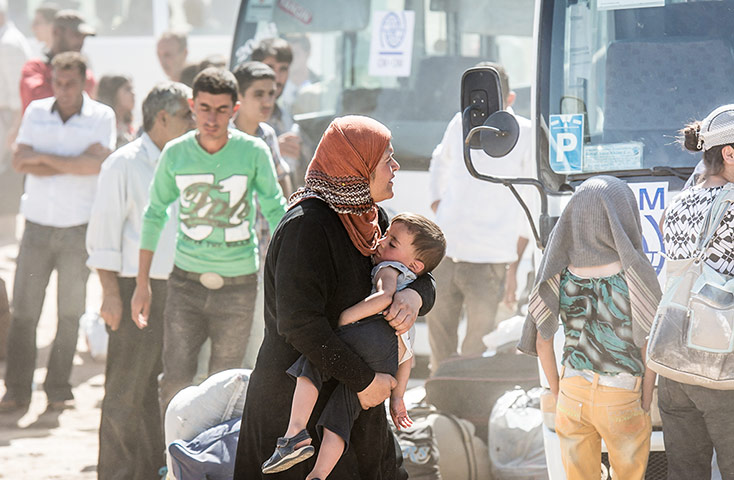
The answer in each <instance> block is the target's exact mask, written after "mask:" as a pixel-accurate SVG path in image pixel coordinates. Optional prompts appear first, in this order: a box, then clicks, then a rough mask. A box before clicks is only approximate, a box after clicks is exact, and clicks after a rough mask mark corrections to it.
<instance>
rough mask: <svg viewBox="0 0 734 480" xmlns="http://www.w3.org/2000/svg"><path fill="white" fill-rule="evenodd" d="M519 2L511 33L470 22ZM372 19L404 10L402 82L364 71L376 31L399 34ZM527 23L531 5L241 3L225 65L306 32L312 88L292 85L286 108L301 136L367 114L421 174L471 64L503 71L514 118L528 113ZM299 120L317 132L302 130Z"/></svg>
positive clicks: (425, 0) (427, 0) (360, 0)
mask: <svg viewBox="0 0 734 480" xmlns="http://www.w3.org/2000/svg"><path fill="white" fill-rule="evenodd" d="M505 4H507V5H505ZM518 5H519V6H520V7H522V12H523V13H522V15H517V16H510V17H507V18H513V20H512V21H513V22H515V23H516V24H517V25H514V27H513V26H512V25H510V27H512V28H508V27H507V25H504V24H503V23H502V22H500V21H499V20H497V21H494V22H480V21H476V20H472V17H473V16H475V15H476V13H477V11H478V10H477V9H479V11H480V12H485V13H486V12H489V11H491V12H493V15H494V16H495V17H498V16H499V17H498V18H501V17H502V15H503V13H504V10H503V9H507V10H508V11H509V10H512V11H513V12H519V10H518V9H517V6H518ZM296 7H297V8H296ZM381 12H412V13H411V15H412V16H413V18H414V24H413V29H412V30H413V31H412V38H411V40H412V49H411V50H410V52H409V53H410V55H409V57H408V58H410V60H409V68H408V69H406V74H405V75H398V74H394V73H384V72H379V71H378V72H376V71H374V70H371V69H370V59H371V55H370V54H371V53H372V52H371V51H370V50H371V48H372V40H373V35H375V32H383V31H384V29H385V28H393V27H394V28H398V29H400V28H403V27H404V26H402V25H393V26H390V25H385V24H383V23H378V20H377V19H382V18H384V17H382V16H380V15H381ZM532 20H533V1H532V0H522V1H517V0H515V1H513V2H503V1H497V0H491V1H490V0H481V1H477V0H471V1H469V0H460V1H444V0H372V1H369V2H368V1H364V0H352V1H346V0H345V1H340V2H325V0H297V1H295V0H294V1H293V2H286V1H285V0H283V1H278V2H274V3H273V4H272V5H271V6H270V7H269V8H266V9H263V8H260V5H259V3H258V2H254V1H250V2H243V7H242V9H241V10H240V15H239V19H238V24H237V29H236V33H235V39H234V44H233V55H232V60H231V64H232V66H235V65H237V64H238V63H240V62H243V61H245V60H247V59H248V57H249V54H250V52H251V51H252V48H253V46H254V45H255V44H256V42H257V41H259V40H260V39H262V38H266V37H271V36H275V35H279V36H283V37H284V38H286V39H288V37H289V35H292V34H302V35H306V36H307V37H308V39H309V41H310V44H311V50H310V55H309V59H308V67H309V69H310V70H311V71H312V72H313V73H314V74H315V75H314V77H315V79H316V81H313V82H310V83H309V84H308V85H306V86H304V87H303V88H301V89H300V90H299V91H298V92H297V94H296V95H295V96H294V97H293V100H292V104H291V113H292V114H296V115H299V116H300V119H299V120H298V122H299V124H300V125H301V128H302V132H303V131H305V132H306V133H308V132H309V131H310V132H311V133H310V134H309V135H310V136H313V138H312V140H313V143H314V144H315V143H316V142H317V141H318V136H320V134H321V131H323V130H322V129H323V128H324V127H325V126H326V125H327V124H328V121H329V120H330V119H331V118H333V116H335V115H344V114H363V115H369V116H371V117H373V118H376V119H377V120H380V121H381V122H383V123H384V124H386V125H387V126H388V127H390V129H391V130H392V131H393V145H394V147H395V150H396V157H397V158H399V159H400V163H401V166H402V169H403V170H404V171H405V170H418V171H426V170H427V168H428V164H429V161H430V156H431V152H432V151H433V149H434V147H435V146H436V145H437V144H438V143H439V142H440V141H441V137H442V135H443V132H444V130H445V128H446V125H447V124H448V122H449V120H450V119H451V118H452V117H453V115H455V114H456V112H458V111H459V108H460V105H459V96H458V95H457V94H452V93H451V92H457V91H458V88H459V86H460V81H461V74H462V73H463V72H464V70H466V69H467V68H469V67H472V66H474V65H475V64H476V63H478V62H480V61H496V62H500V63H503V64H505V65H506V67H507V69H508V73H509V75H510V79H511V84H512V87H513V89H515V90H516V91H519V92H518V93H519V98H520V100H519V101H518V102H517V104H516V106H517V108H516V111H517V113H519V114H521V115H525V116H529V111H530V108H529V105H530V95H529V90H530V77H531V72H532V53H531V52H532V47H531V44H532V39H531V35H532ZM518 25H521V26H520V27H518ZM515 27H517V28H515ZM405 28H409V27H405ZM515 32H519V33H515ZM396 33H397V32H396ZM402 33H403V32H402V31H401V32H400V34H402ZM280 103H281V104H283V100H281V101H280ZM286 107H287V105H286ZM306 119H308V121H313V122H315V123H317V124H318V128H315V129H313V130H312V129H310V128H309V127H308V125H306V123H307V120H306Z"/></svg>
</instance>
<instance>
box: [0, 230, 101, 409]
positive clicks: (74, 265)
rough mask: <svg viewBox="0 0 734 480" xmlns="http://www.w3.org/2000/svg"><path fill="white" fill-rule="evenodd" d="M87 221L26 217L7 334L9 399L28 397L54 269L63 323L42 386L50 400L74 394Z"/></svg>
mask: <svg viewBox="0 0 734 480" xmlns="http://www.w3.org/2000/svg"><path fill="white" fill-rule="evenodd" d="M86 234H87V226H86V225H79V226H76V227H69V228H55V227H46V226H43V225H38V224H36V223H33V222H29V221H26V224H25V231H24V233H23V239H22V240H21V243H20V251H19V252H18V261H17V267H16V270H15V284H14V285H13V321H12V323H11V325H10V333H9V335H8V359H7V366H6V371H5V387H6V388H7V392H6V393H5V399H6V400H14V401H17V402H19V403H29V402H30V400H31V390H32V385H33V371H34V370H35V368H36V354H37V349H36V327H37V326H38V320H39V318H40V317H41V308H42V307H43V300H44V298H45V296H46V287H47V286H48V280H49V277H50V276H51V272H53V271H54V270H56V273H57V275H58V315H59V317H58V327H57V330H56V338H54V341H53V344H52V345H51V355H50V356H49V359H48V371H47V373H46V381H45V382H44V384H43V389H44V390H45V392H46V396H47V397H48V400H49V402H57V401H63V400H71V399H73V398H74V395H72V393H71V384H70V383H69V377H70V376H71V367H72V362H73V360H74V353H75V352H76V342H77V338H78V335H79V333H78V332H79V317H81V316H82V314H83V313H84V308H85V302H86V295H87V278H89V269H88V268H87V266H86V261H87V251H86V247H85V241H86Z"/></svg>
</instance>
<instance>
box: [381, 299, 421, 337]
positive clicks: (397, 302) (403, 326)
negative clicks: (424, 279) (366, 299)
mask: <svg viewBox="0 0 734 480" xmlns="http://www.w3.org/2000/svg"><path fill="white" fill-rule="evenodd" d="M421 305H423V299H421V296H420V295H418V292H416V291H415V290H412V289H410V288H406V289H403V290H400V291H399V292H397V293H396V294H395V295H394V296H393V300H392V304H391V305H390V307H389V308H388V309H387V310H385V311H384V312H382V314H383V315H384V316H385V320H387V321H388V322H389V323H390V326H391V327H392V328H394V329H395V334H396V335H402V334H403V333H405V332H407V331H408V330H410V329H411V328H412V327H413V324H414V323H415V320H416V319H417V318H418V311H419V310H420V309H421Z"/></svg>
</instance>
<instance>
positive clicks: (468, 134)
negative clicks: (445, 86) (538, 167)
mask: <svg viewBox="0 0 734 480" xmlns="http://www.w3.org/2000/svg"><path fill="white" fill-rule="evenodd" d="M472 108H473V106H472V105H470V106H468V107H466V109H465V110H464V112H463V119H462V120H463V121H462V124H463V128H464V137H465V140H464V164H466V168H467V170H469V173H470V174H471V175H472V176H473V177H474V178H478V179H479V180H484V181H485V182H490V183H496V184H500V185H504V186H505V187H507V188H509V189H510V191H511V192H512V195H513V196H514V197H515V199H516V200H517V201H518V202H519V203H520V206H521V207H522V209H523V211H524V212H525V216H526V217H527V219H528V222H530V229H531V230H532V232H533V237H535V244H536V245H537V247H538V248H539V249H540V250H543V249H544V247H545V245H544V242H543V241H541V238H540V235H539V234H538V229H537V228H536V226H535V222H533V215H532V213H530V209H529V208H528V206H527V204H526V203H525V200H523V198H522V197H521V196H520V194H519V193H518V192H517V189H515V186H514V185H532V186H533V187H535V188H536V189H537V190H538V194H539V195H540V213H541V216H543V215H547V213H548V193H547V192H546V191H545V187H544V186H543V184H542V183H541V182H540V181H539V180H537V179H535V178H502V177H493V176H491V175H485V174H483V173H479V171H477V169H476V168H474V163H473V162H472V160H471V147H470V144H471V139H472V138H473V137H474V135H476V134H477V133H479V132H481V131H482V130H484V131H490V132H494V133H495V134H496V135H498V136H503V135H506V133H505V132H503V131H501V130H499V129H497V128H494V127H489V126H484V125H480V126H477V127H474V128H471V129H470V127H469V125H471V123H470V121H469V114H470V113H471V110H472Z"/></svg>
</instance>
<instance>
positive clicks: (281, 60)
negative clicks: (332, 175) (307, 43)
mask: <svg viewBox="0 0 734 480" xmlns="http://www.w3.org/2000/svg"><path fill="white" fill-rule="evenodd" d="M250 58H251V59H252V60H255V61H258V62H263V63H264V64H266V65H267V66H269V67H270V68H272V69H273V71H274V72H275V83H276V88H275V99H276V100H278V99H280V98H281V95H283V89H284V88H285V85H286V83H287V82H288V75H289V74H290V67H291V63H292V62H293V51H292V50H291V47H290V45H288V42H287V41H285V40H284V39H282V38H266V39H264V40H261V41H260V43H258V44H257V45H256V46H255V49H254V50H253V51H252V54H251V55H250ZM267 122H268V123H269V124H270V126H271V127H273V129H275V134H276V135H278V147H279V148H280V151H281V153H282V154H283V157H284V159H285V160H286V162H288V164H289V166H290V169H291V171H293V172H294V173H295V176H294V179H293V180H294V183H295V184H296V185H300V184H302V183H303V176H304V175H305V173H306V171H305V165H306V164H307V163H308V161H309V160H310V159H306V158H302V157H304V155H302V152H301V149H302V140H303V139H302V138H301V135H300V130H299V127H298V124H295V123H294V122H293V117H292V116H291V112H290V111H288V109H286V108H285V106H284V105H283V104H282V103H281V104H278V103H276V104H275V106H274V107H273V112H272V113H271V115H270V118H269V119H268V120H267Z"/></svg>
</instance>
